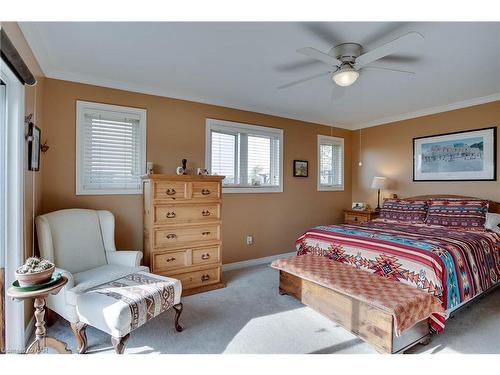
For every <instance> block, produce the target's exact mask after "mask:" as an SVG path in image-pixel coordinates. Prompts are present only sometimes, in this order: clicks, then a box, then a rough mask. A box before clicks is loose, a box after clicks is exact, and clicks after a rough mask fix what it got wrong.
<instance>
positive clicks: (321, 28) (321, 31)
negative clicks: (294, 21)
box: [301, 22, 342, 46]
mask: <svg viewBox="0 0 500 375" xmlns="http://www.w3.org/2000/svg"><path fill="white" fill-rule="evenodd" d="M301 24H302V26H303V27H304V28H305V29H307V30H308V31H310V32H311V33H312V34H314V35H315V36H317V37H318V38H320V39H321V40H323V42H325V43H326V44H327V45H329V46H334V45H335V44H338V43H339V41H340V40H342V38H340V37H339V36H338V35H335V33H333V32H332V30H331V28H330V27H328V24H325V23H322V22H302V23H301Z"/></svg>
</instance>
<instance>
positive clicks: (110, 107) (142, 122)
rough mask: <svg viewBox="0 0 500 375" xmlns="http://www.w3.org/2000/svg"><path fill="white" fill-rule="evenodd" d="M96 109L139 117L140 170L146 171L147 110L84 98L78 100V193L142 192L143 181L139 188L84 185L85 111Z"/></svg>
mask: <svg viewBox="0 0 500 375" xmlns="http://www.w3.org/2000/svg"><path fill="white" fill-rule="evenodd" d="M88 109H95V110H98V111H112V112H120V113H130V114H132V115H134V116H138V117H139V126H140V127H141V133H142V134H141V135H142V137H141V143H140V147H141V150H140V163H139V165H140V172H142V174H145V173H146V126H147V125H146V116H147V111H146V110H145V109H142V108H134V107H125V106H120V105H114V104H104V103H97V102H87V101H84V100H77V101H76V195H130V194H142V188H143V185H142V183H141V184H140V188H139V189H113V188H107V189H85V188H84V187H83V157H82V152H83V145H84V137H83V131H84V130H85V126H84V124H85V118H84V116H85V111H86V110H88Z"/></svg>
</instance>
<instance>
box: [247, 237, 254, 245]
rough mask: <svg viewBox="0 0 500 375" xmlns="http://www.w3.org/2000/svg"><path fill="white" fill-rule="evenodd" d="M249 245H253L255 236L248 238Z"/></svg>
mask: <svg viewBox="0 0 500 375" xmlns="http://www.w3.org/2000/svg"><path fill="white" fill-rule="evenodd" d="M247 245H253V236H251V235H249V236H247Z"/></svg>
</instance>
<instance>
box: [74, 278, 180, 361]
mask: <svg viewBox="0 0 500 375" xmlns="http://www.w3.org/2000/svg"><path fill="white" fill-rule="evenodd" d="M181 293H182V286H181V282H180V281H179V280H176V279H171V278H168V277H164V276H159V275H155V274H151V273H148V272H144V271H139V272H135V273H132V274H129V275H126V276H124V277H122V278H120V279H117V280H114V281H111V282H108V283H105V284H102V285H98V286H96V287H93V288H90V289H88V290H86V291H85V292H84V293H81V294H78V296H77V304H76V306H77V312H78V317H79V322H78V323H76V324H72V328H73V331H74V333H75V336H76V337H77V342H78V352H79V353H85V351H86V349H87V337H86V334H85V328H86V327H87V325H92V326H93V327H95V328H97V329H99V330H101V331H104V332H106V333H108V334H110V335H111V342H112V344H113V347H114V348H115V351H116V353H118V354H122V353H123V351H124V349H125V344H126V342H127V340H128V338H129V337H130V332H132V331H133V330H134V329H136V328H139V327H140V326H142V325H143V324H145V323H146V322H148V321H149V320H151V319H153V318H154V317H156V316H158V315H160V314H161V313H163V312H164V311H167V310H168V309H170V308H171V307H172V308H174V309H175V311H176V314H175V329H176V330H177V332H181V331H182V327H181V326H180V324H179V317H180V314H181V312H182V303H180V301H181Z"/></svg>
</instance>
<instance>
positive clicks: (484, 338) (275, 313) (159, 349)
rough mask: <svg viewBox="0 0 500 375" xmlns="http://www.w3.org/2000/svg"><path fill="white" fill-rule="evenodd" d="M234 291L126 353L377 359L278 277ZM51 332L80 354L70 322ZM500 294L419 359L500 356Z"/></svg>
mask: <svg viewBox="0 0 500 375" xmlns="http://www.w3.org/2000/svg"><path fill="white" fill-rule="evenodd" d="M224 277H225V281H226V282H227V288H224V289H220V290H216V291H212V292H207V293H203V294H197V295H193V296H189V297H186V298H184V299H183V303H184V312H183V314H182V317H181V322H182V325H183V326H184V328H185V329H184V331H183V332H182V333H177V332H176V331H175V329H174V325H173V318H174V313H173V311H168V312H166V313H164V314H163V315H161V316H159V317H157V318H155V319H154V320H152V321H150V322H148V323H147V324H145V325H144V326H142V327H140V328H139V329H137V330H135V331H134V332H132V334H131V337H130V340H129V341H128V343H127V348H126V353H263V354H265V353H269V354H273V353H375V351H374V350H373V349H372V348H371V347H370V346H369V345H368V344H366V343H364V342H363V341H362V340H360V339H358V338H357V337H356V336H354V335H352V334H351V333H349V332H348V331H346V330H345V329H343V328H342V327H339V326H337V325H336V324H335V323H333V322H331V321H330V320H328V319H327V318H325V317H323V316H322V315H320V314H318V313H316V312H315V311H313V310H311V309H310V308H308V307H304V306H303V305H301V304H300V303H299V302H297V301H296V300H295V299H294V298H292V297H290V296H280V295H279V294H278V286H277V282H278V278H277V271H276V270H273V269H271V268H270V267H269V266H256V267H250V268H245V269H241V270H235V271H229V272H226V273H225V274H224ZM48 334H49V335H51V336H55V337H57V338H59V339H61V340H63V341H66V342H67V343H68V344H69V346H70V347H71V348H72V349H73V350H74V349H75V345H76V344H75V339H74V337H73V334H72V332H71V330H70V328H69V325H68V323H66V322H65V321H63V320H59V321H57V322H56V324H54V326H52V327H50V328H49V329H48ZM87 335H88V340H89V350H88V351H89V353H113V348H112V347H111V343H110V338H109V336H108V335H106V334H104V333H103V332H101V331H98V330H96V329H94V328H91V327H89V328H88V329H87ZM499 337H500V288H497V289H496V290H495V291H493V292H492V293H490V294H489V295H487V296H485V297H484V298H483V299H482V300H479V301H478V302H477V303H475V304H473V305H472V306H471V307H470V308H465V309H463V310H462V311H461V312H459V313H458V314H457V315H456V316H455V317H454V318H453V319H451V320H449V321H448V324H447V327H446V331H445V333H444V334H441V335H438V336H434V337H433V339H432V341H431V343H430V344H429V345H427V346H421V345H418V346H417V347H415V348H413V349H412V350H411V352H413V353H500V341H499Z"/></svg>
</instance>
